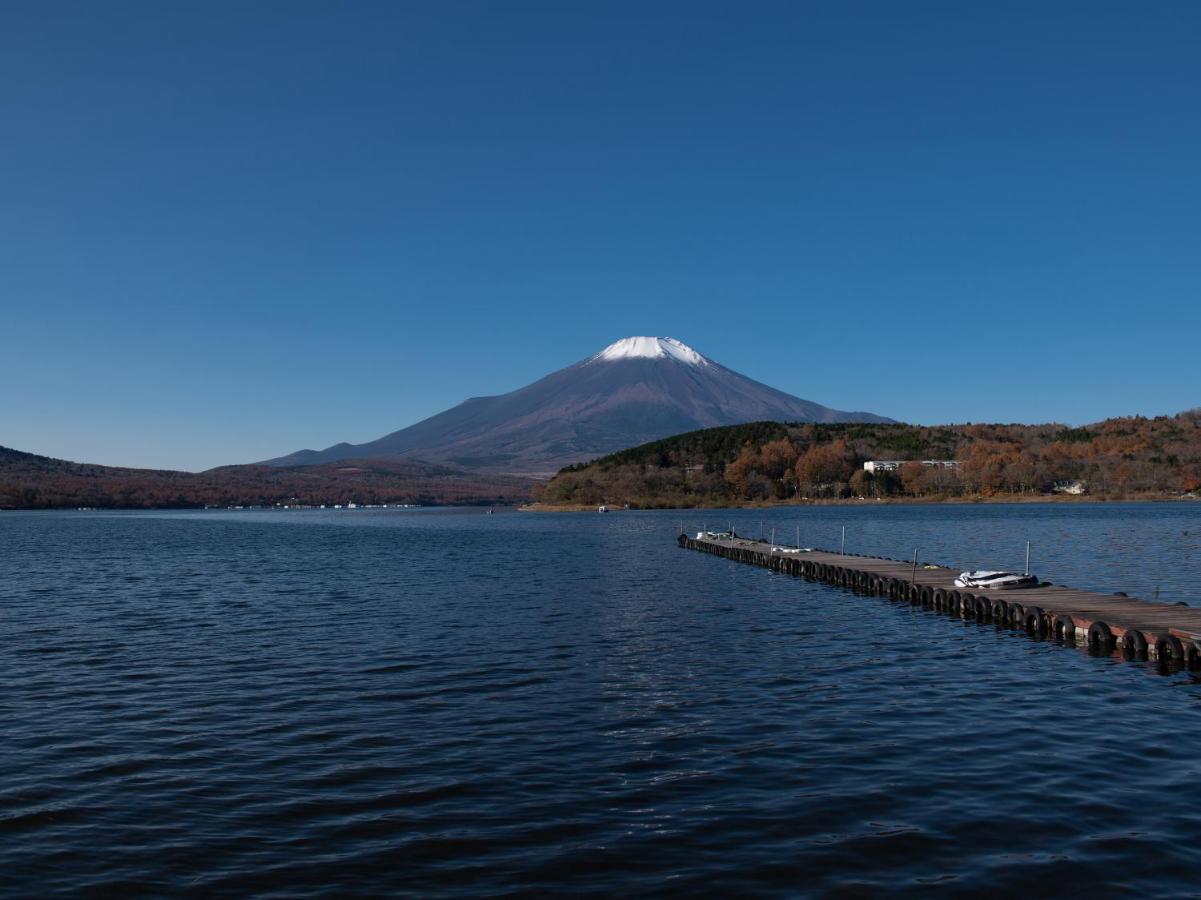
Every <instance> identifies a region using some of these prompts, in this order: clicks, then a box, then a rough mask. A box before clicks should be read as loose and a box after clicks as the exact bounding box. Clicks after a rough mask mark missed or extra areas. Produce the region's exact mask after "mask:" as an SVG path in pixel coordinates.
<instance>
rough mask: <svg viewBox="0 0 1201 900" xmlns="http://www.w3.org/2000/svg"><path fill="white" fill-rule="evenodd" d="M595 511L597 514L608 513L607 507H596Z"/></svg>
mask: <svg viewBox="0 0 1201 900" xmlns="http://www.w3.org/2000/svg"><path fill="white" fill-rule="evenodd" d="M596 511H597V512H608V511H609V507H607V506H598V507H597V508H596Z"/></svg>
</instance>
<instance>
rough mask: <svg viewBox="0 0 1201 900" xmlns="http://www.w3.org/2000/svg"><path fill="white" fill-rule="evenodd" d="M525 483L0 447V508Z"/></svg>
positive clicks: (506, 487)
mask: <svg viewBox="0 0 1201 900" xmlns="http://www.w3.org/2000/svg"><path fill="white" fill-rule="evenodd" d="M533 487H534V482H533V481H532V480H531V479H528V478H520V477H513V476H505V475H481V474H479V473H475V472H466V471H464V470H462V469H460V468H457V467H454V466H448V465H439V464H433V463H424V462H420V461H418V460H379V459H376V460H344V461H340V462H336V463H327V464H324V465H318V466H288V467H278V466H276V467H272V466H222V467H220V468H217V469H210V470H208V471H207V472H173V471H168V470H164V469H125V468H120V467H117V466H98V465H92V464H89V463H77V462H69V461H67V460H63V459H52V458H51V457H48V456H38V455H37V454H35V453H24V452H22V451H19V450H11V449H9V448H7V447H0V509H61V508H64V507H66V508H72V507H78V506H88V507H104V508H109V509H141V508H187V507H200V506H274V505H276V504H288V505H319V504H323V503H324V504H327V505H333V504H337V503H342V504H345V503H348V502H354V503H359V504H379V503H417V504H422V505H426V504H439V505H443V504H489V503H515V502H519V501H521V500H524V499H525V498H527V497H529V495H530V492H531V490H532V489H533Z"/></svg>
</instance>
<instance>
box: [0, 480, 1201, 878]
mask: <svg viewBox="0 0 1201 900" xmlns="http://www.w3.org/2000/svg"><path fill="white" fill-rule="evenodd" d="M731 519H732V520H734V522H735V526H736V527H737V528H739V530H740V531H751V532H753V531H755V530H757V529H758V527H759V524H758V523H759V522H760V521H762V522H764V528H765V529H767V530H770V528H771V527H773V523H774V527H776V528H777V529H778V533H777V538H778V539H782V537H784V536H787V537H789V538H791V539H795V528H796V526H797V525H798V524H800V525H801V527H802V529H803V531H802V542H803V543H806V544H820V545H824V546H827V547H831V546H833V547H837V546H838V542H839V541H840V540H841V528H842V526H843V525H846V526H848V538H847V543H848V546H847V549H848V550H851V551H854V552H864V553H882V554H887V555H890V556H897V557H906V556H908V555H909V554H911V553H912V551H913V547H914V546H915V545H917V546H920V547H921V548H922V549H921V555H922V557H923V558H929V559H933V560H939V561H942V562H948V563H963V564H970V565H972V566H975V565H982V564H990V565H991V564H1003V565H1010V566H1016V565H1022V564H1024V555H1025V541H1026V540H1028V539H1029V540H1032V541H1033V542H1034V546H1035V562H1036V570H1037V572H1038V574H1040V575H1041V576H1042V577H1044V578H1047V579H1048V580H1051V581H1055V582H1061V583H1071V584H1075V585H1079V586H1082V587H1094V588H1098V589H1105V590H1119V589H1122V590H1126V591H1128V592H1129V593H1131V594H1136V593H1141V594H1143V595H1144V596H1150V595H1151V594H1152V593H1153V592H1154V591H1155V590H1156V589H1158V590H1159V591H1160V594H1161V596H1162V597H1163V598H1164V599H1173V600H1175V599H1184V600H1188V601H1191V602H1193V603H1201V597H1199V596H1198V594H1197V593H1196V591H1195V587H1196V585H1197V584H1198V582H1199V580H1201V579H1199V576H1201V572H1199V571H1198V558H1199V557H1198V551H1199V549H1201V541H1199V539H1201V506H1197V505H1185V504H1179V505H1147V506H1079V505H1070V506H1069V505H1059V506H1018V507H998V506H978V507H969V506H954V507H892V506H890V507H883V508H879V509H842V508H827V509H806V510H800V511H798V510H777V511H771V512H763V513H760V512H759V511H748V512H740V513H729V514H724V513H720V514H719V513H703V514H702V513H692V514H686V515H684V516H683V520H684V523H685V526H686V527H688V528H689V529H691V530H697V529H699V528H700V527H701V525H702V523H705V524H708V525H709V526H710V527H714V526H716V525H721V526H723V527H725V526H726V525H728V523H729V522H730V521H731ZM680 520H681V515H680V514H679V513H616V514H612V515H609V516H599V515H596V514H576V515H539V514H528V513H498V514H497V515H495V516H484V515H482V514H480V512H479V511H474V510H473V511H467V512H457V511H454V512H452V511H436V510H422V511H412V512H400V511H397V512H393V511H386V512H373V511H354V512H350V511H342V512H333V511H330V512H288V513H268V512H260V513H254V512H247V513H233V512H220V513H170V514H110V515H106V514H103V513H64V514H45V513H29V514H26V513H5V514H0V548H2V551H0V579H2V580H0V627H2V631H0V634H2V640H3V645H2V648H0V676H2V678H0V717H2V719H0V720H2V721H3V723H4V732H3V738H4V739H3V743H2V745H0V747H2V749H0V773H2V774H0V890H3V891H4V892H5V893H8V894H14V895H27V896H45V895H48V894H52V893H72V894H79V893H83V894H91V895H109V896H130V895H171V896H213V895H247V894H256V895H262V896H287V897H297V896H328V897H335V896H351V895H380V894H409V895H430V894H452V895H453V894H470V895H516V894H531V893H544V894H562V893H567V892H570V893H573V894H580V895H596V896H612V895H626V894H696V893H707V894H744V895H788V896H796V895H835V896H857V895H873V894H879V893H881V892H885V891H886V892H888V893H890V894H900V895H906V894H909V895H913V896H923V897H924V896H929V895H960V894H969V893H982V892H994V893H1012V894H1018V893H1021V894H1033V895H1057V896H1065V895H1066V896H1085V895H1087V896H1090V897H1091V896H1117V895H1119V894H1127V893H1129V892H1131V891H1138V892H1140V893H1142V894H1146V895H1151V896H1176V895H1181V894H1197V893H1198V892H1201V761H1199V760H1201V685H1198V684H1197V683H1196V681H1195V676H1193V675H1190V674H1189V673H1176V674H1173V675H1168V676H1164V675H1160V674H1157V672H1156V670H1155V668H1154V666H1153V665H1147V664H1138V663H1130V662H1123V661H1120V660H1119V659H1114V658H1102V657H1095V656H1090V655H1088V654H1087V653H1085V652H1083V651H1081V650H1076V649H1072V648H1065V647H1062V646H1058V645H1056V644H1055V643H1053V642H1047V641H1036V640H1033V639H1030V638H1028V637H1025V636H1023V635H1020V634H1018V633H1016V632H1011V631H1007V630H1003V629H998V628H997V627H995V626H992V625H979V624H966V623H964V622H963V621H959V620H955V619H952V618H949V617H946V616H941V615H937V614H935V613H932V612H926V611H923V610H921V609H920V608H919V609H915V608H913V607H911V606H908V605H902V604H892V603H888V602H887V601H884V600H880V599H877V598H869V597H862V596H857V595H854V594H851V593H847V592H844V591H841V590H838V589H834V588H830V587H827V586H823V585H819V584H809V583H806V582H804V581H802V580H799V579H794V578H790V577H786V576H780V575H773V574H771V573H769V572H767V571H765V570H762V569H757V568H752V567H749V566H741V565H737V564H733V563H730V562H728V561H725V560H722V559H719V558H715V557H709V556H706V555H703V554H698V553H688V552H685V551H681V550H678V549H677V548H676V547H675V544H674V536H675V533H676V531H677V529H678V527H679V522H680Z"/></svg>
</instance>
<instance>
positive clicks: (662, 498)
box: [540, 410, 1201, 507]
mask: <svg viewBox="0 0 1201 900" xmlns="http://www.w3.org/2000/svg"><path fill="white" fill-rule="evenodd" d="M868 460H900V461H903V464H902V465H901V466H900V467H899V468H898V469H897V470H896V471H887V472H877V473H875V474H873V473H871V472H867V471H865V470H864V468H863V463H864V462H866V461H868ZM923 460H926V461H933V460H940V461H953V462H954V463H956V465H953V466H945V465H923V462H922V461H923ZM1069 486H1070V487H1071V488H1072V489H1073V490H1074V491H1083V492H1085V493H1086V494H1088V495H1091V496H1094V497H1102V498H1109V499H1117V498H1122V497H1172V496H1180V495H1182V494H1186V493H1189V492H1195V491H1197V490H1198V489H1201V411H1198V410H1192V411H1189V412H1185V413H1181V414H1180V415H1176V416H1160V417H1157V418H1154V419H1147V418H1142V417H1132V418H1119V419H1108V420H1106V421H1104V422H1099V423H1097V424H1095V425H1088V426H1085V427H1083V428H1068V427H1065V426H1063V425H1054V424H1050V425H945V426H918V425H891V424H889V425H883V424H816V425H814V424H781V423H778V422H756V423H754V424H751V425H736V426H732V427H727V428H709V429H705V430H703V431H695V432H690V433H688V434H682V435H678V436H676V437H672V438H668V439H666V440H662V441H655V442H653V443H649V444H643V445H642V446H639V447H634V448H632V449H629V450H623V451H621V452H620V453H614V454H611V455H609V456H606V457H603V458H601V459H598V460H596V461H594V462H592V463H588V464H583V465H577V466H569V467H568V468H566V469H564V470H563V471H561V472H560V473H559V474H558V475H557V476H556V477H555V478H554V479H553V480H552V481H551V482H550V483H549V484H547V485H546V486H545V488H543V490H542V491H541V494H540V499H541V500H542V502H544V503H548V504H572V503H586V504H592V503H614V504H622V503H629V504H630V505H632V506H639V507H662V506H713V505H724V504H738V503H746V502H770V501H784V500H794V499H795V500H805V499H808V500H820V499H832V498H852V497H863V498H891V497H908V498H923V499H949V498H956V497H1005V496H1037V495H1040V494H1051V493H1053V492H1054V491H1055V490H1056V489H1057V488H1058V489H1059V490H1064V489H1065V488H1067V487H1069Z"/></svg>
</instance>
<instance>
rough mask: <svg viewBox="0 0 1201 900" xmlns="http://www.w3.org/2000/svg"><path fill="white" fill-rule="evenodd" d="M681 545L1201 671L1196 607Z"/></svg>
mask: <svg viewBox="0 0 1201 900" xmlns="http://www.w3.org/2000/svg"><path fill="white" fill-rule="evenodd" d="M678 543H679V545H680V547H682V548H684V549H687V550H699V551H701V552H702V553H710V554H713V555H715V556H722V557H725V558H726V559H732V560H734V561H736V562H741V563H747V564H750V565H754V566H763V567H764V568H768V569H772V570H773V571H776V572H781V573H783V574H786V575H795V576H797V577H799V578H804V579H805V580H807V581H820V582H822V583H824V584H830V585H835V586H838V587H843V588H848V589H850V590H853V591H856V592H858V593H862V594H870V595H873V596H877V597H884V598H887V599H889V600H895V601H906V602H909V603H913V604H918V605H921V606H923V607H926V608H928V609H933V610H937V611H939V612H945V613H948V614H950V615H957V616H961V617H963V618H969V619H976V620H983V621H992V622H996V623H998V624H1001V625H1008V626H1011V627H1014V628H1022V629H1025V630H1027V631H1029V632H1031V633H1035V634H1043V635H1047V636H1049V637H1054V638H1056V639H1059V640H1062V641H1065V642H1072V643H1080V644H1083V645H1086V646H1088V647H1089V648H1092V649H1096V650H1099V651H1102V652H1106V651H1108V652H1117V651H1120V652H1122V653H1123V655H1124V656H1126V657H1128V658H1133V659H1151V660H1156V661H1159V662H1162V663H1165V664H1167V663H1177V664H1179V665H1181V666H1187V667H1188V668H1190V669H1193V668H1201V609H1198V608H1196V607H1192V606H1186V605H1184V604H1167V603H1153V602H1151V601H1149V600H1141V599H1138V598H1135V597H1126V596H1124V595H1121V594H1097V593H1093V592H1091V591H1081V590H1077V589H1075V588H1069V587H1063V586H1061V585H1056V584H1049V583H1046V582H1043V583H1042V584H1041V585H1040V586H1038V587H1029V588H1016V589H1013V590H988V589H983V590H982V589H979V588H976V589H964V588H959V587H956V586H955V577H956V576H957V575H958V574H959V572H960V570H958V569H951V568H948V567H946V566H933V565H930V564H928V563H918V564H917V565H916V567H915V566H914V564H913V562H912V561H903V560H897V559H886V558H884V557H880V556H859V555H857V554H853V553H832V552H829V551H826V550H816V549H813V550H810V549H797V548H791V547H781V546H779V545H775V546H773V545H772V544H770V543H768V542H767V541H763V540H751V539H748V538H740V537H732V538H731V537H724V536H721V537H718V536H707V537H704V538H701V537H698V538H690V537H688V535H686V534H681V535H680V536H679V539H678Z"/></svg>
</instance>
